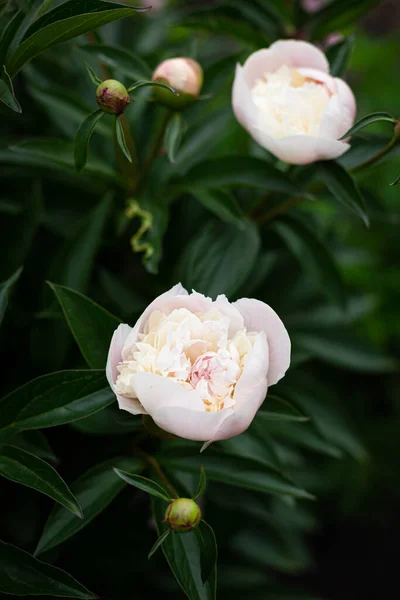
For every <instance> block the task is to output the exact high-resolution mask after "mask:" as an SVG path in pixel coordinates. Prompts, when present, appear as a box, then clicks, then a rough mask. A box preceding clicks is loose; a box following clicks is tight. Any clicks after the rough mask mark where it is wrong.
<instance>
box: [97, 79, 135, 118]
mask: <svg viewBox="0 0 400 600" xmlns="http://www.w3.org/2000/svg"><path fill="white" fill-rule="evenodd" d="M96 99H97V104H98V105H99V106H100V108H101V109H102V110H104V111H105V112H108V113H112V114H114V115H121V114H122V113H123V112H124V110H125V108H126V106H127V105H128V104H129V102H130V98H129V94H128V92H127V90H126V87H125V86H124V85H123V84H122V83H120V82H119V81H116V80H115V79H106V81H103V82H102V83H100V85H99V87H98V88H97V90H96Z"/></svg>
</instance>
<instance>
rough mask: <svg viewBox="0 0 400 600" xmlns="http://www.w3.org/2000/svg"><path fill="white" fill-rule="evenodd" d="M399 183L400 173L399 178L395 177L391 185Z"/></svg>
mask: <svg viewBox="0 0 400 600" xmlns="http://www.w3.org/2000/svg"><path fill="white" fill-rule="evenodd" d="M398 183H400V175H399V176H398V178H397V179H395V180H394V181H393V183H391V184H390V185H391V186H393V185H397V184H398Z"/></svg>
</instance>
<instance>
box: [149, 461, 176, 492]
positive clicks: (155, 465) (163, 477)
mask: <svg viewBox="0 0 400 600" xmlns="http://www.w3.org/2000/svg"><path fill="white" fill-rule="evenodd" d="M146 460H147V462H148V463H149V465H150V466H151V467H153V469H154V470H155V472H156V473H157V475H158V477H159V478H160V479H161V481H162V482H163V483H164V485H165V487H166V488H167V489H168V490H169V491H170V493H171V498H179V495H178V492H177V491H176V489H175V488H174V486H173V485H172V483H170V482H169V481H168V479H167V476H166V475H165V473H164V471H163V470H162V469H161V467H160V465H159V462H158V460H157V459H156V458H154V456H150V455H149V454H146Z"/></svg>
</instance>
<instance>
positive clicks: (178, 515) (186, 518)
mask: <svg viewBox="0 0 400 600" xmlns="http://www.w3.org/2000/svg"><path fill="white" fill-rule="evenodd" d="M200 519H201V510H200V507H199V506H198V505H197V504H196V502H195V501H194V500H190V498H178V499H177V500H174V501H173V502H171V504H170V505H169V506H168V508H167V510H166V512H165V520H166V522H167V523H168V525H169V526H170V527H171V529H174V530H175V531H178V532H179V533H188V532H189V531H193V529H194V528H195V527H197V525H198V524H199V523H200Z"/></svg>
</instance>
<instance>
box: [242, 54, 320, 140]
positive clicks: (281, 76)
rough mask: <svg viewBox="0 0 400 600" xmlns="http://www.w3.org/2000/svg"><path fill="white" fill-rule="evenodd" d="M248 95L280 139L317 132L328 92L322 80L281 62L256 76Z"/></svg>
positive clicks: (275, 137) (268, 130)
mask: <svg viewBox="0 0 400 600" xmlns="http://www.w3.org/2000/svg"><path fill="white" fill-rule="evenodd" d="M251 96H252V99H253V102H254V104H255V105H256V106H257V108H258V111H259V115H260V117H261V120H262V123H263V124H264V126H265V127H266V129H267V132H268V134H269V135H270V136H271V137H272V138H274V139H280V138H283V137H287V136H290V135H310V136H317V135H318V131H319V126H320V124H321V121H322V117H323V115H324V112H325V109H326V107H327V105H328V102H329V99H330V96H331V93H330V91H329V90H328V89H327V87H326V86H325V85H324V84H323V83H321V82H319V81H316V80H314V79H310V78H308V77H304V76H303V75H302V74H301V73H300V72H299V71H298V70H297V69H292V68H289V67H287V66H286V65H283V66H281V67H280V68H279V69H278V70H277V71H276V72H275V73H265V75H264V77H263V78H262V79H257V81H256V83H255V85H254V86H253V88H252V90H251Z"/></svg>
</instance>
